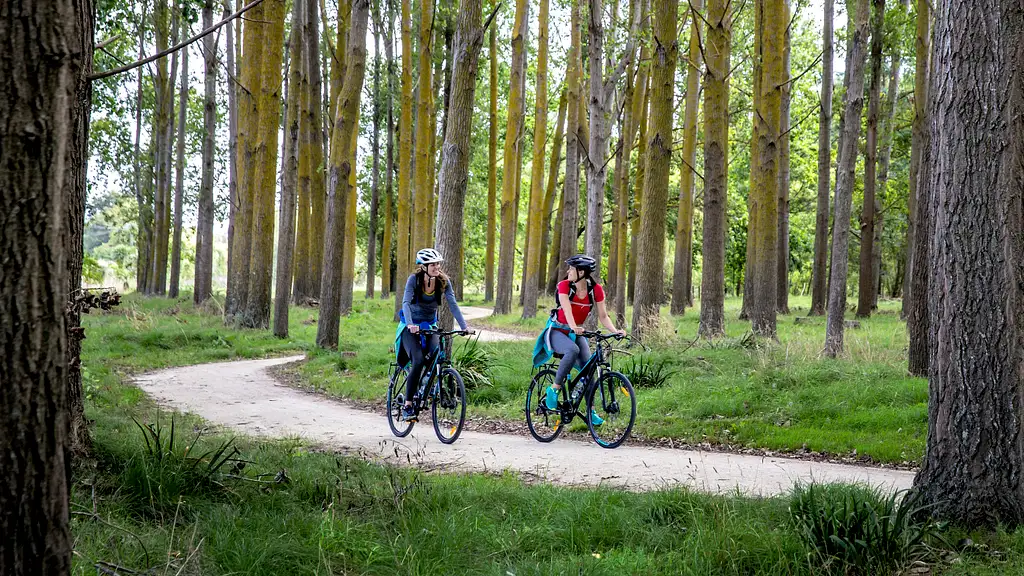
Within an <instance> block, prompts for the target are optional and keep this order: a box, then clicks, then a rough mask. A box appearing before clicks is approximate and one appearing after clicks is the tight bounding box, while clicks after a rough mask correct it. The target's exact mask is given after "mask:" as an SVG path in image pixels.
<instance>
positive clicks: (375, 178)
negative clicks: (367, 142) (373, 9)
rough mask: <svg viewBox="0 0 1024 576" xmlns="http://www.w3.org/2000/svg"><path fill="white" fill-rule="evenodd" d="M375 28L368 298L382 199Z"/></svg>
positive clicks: (376, 34) (375, 29)
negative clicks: (378, 207)
mask: <svg viewBox="0 0 1024 576" xmlns="http://www.w3.org/2000/svg"><path fill="white" fill-rule="evenodd" d="M379 20H380V19H379V18H376V19H375V20H374V22H375V24H374V26H373V122H372V123H373V134H371V136H370V138H371V141H372V142H373V144H372V146H371V147H372V148H373V174H372V175H371V176H370V178H371V185H370V186H371V190H370V222H369V224H368V226H367V234H366V294H365V297H366V298H370V299H372V298H373V288H374V286H373V285H374V275H375V273H376V271H377V217H378V215H377V205H378V203H379V199H380V190H379V184H380V97H381V95H380V33H381V30H379V28H378V26H377V25H376V22H379Z"/></svg>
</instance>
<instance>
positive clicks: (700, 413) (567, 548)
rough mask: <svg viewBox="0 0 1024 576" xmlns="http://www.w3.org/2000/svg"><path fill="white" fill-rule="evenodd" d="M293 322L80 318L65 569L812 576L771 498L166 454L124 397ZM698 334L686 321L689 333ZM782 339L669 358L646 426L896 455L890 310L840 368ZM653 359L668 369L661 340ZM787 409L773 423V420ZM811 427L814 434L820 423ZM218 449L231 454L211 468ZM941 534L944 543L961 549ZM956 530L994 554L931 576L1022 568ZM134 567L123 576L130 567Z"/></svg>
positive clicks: (1001, 547)
mask: <svg viewBox="0 0 1024 576" xmlns="http://www.w3.org/2000/svg"><path fill="white" fill-rule="evenodd" d="M356 304H357V311H356V312H355V313H354V314H353V315H352V316H351V317H350V318H348V319H345V320H344V321H343V322H342V342H341V349H342V350H345V351H351V352H355V353H356V354H355V356H354V357H343V356H341V355H338V354H333V353H322V352H321V353H317V354H314V356H313V358H312V360H310V361H309V362H308V363H307V364H306V365H305V367H304V371H305V372H306V374H307V375H308V377H309V378H310V380H311V381H318V382H323V383H325V384H326V385H328V387H329V388H330V389H331V390H332V391H333V392H334V393H337V394H341V395H350V396H354V397H359V398H375V397H377V396H378V395H380V394H381V393H382V392H383V381H382V375H383V373H384V371H385V370H386V366H387V362H388V359H389V355H390V353H389V350H388V344H387V341H388V340H387V339H391V338H393V336H394V327H393V324H391V323H390V321H389V320H390V318H389V310H390V304H387V303H379V302H374V303H372V304H368V303H365V302H364V301H363V300H361V299H359V298H357V299H356ZM291 320H292V322H291V328H292V337H291V338H290V339H288V340H278V339H276V338H274V337H272V336H271V335H270V334H269V333H268V332H262V331H250V330H244V331H242V330H238V331H236V330H229V329H226V328H224V327H223V326H222V323H221V320H220V318H219V316H218V315H217V309H216V307H212V308H210V309H205V310H198V311H197V310H195V309H193V307H192V305H191V304H190V303H187V302H186V301H185V300H183V301H181V302H171V301H167V300H156V299H154V300H146V299H141V298H138V297H135V296H129V297H127V298H126V299H125V302H124V304H123V305H122V306H121V307H120V308H118V309H116V310H115V311H114V312H113V313H109V314H101V315H92V316H89V317H87V318H86V320H85V326H86V330H87V332H86V334H87V339H86V340H85V342H84V358H83V360H84V366H85V370H86V373H85V379H84V382H85V391H86V394H87V413H88V416H89V417H90V418H91V419H93V420H94V422H95V423H94V426H93V428H92V436H93V441H94V456H95V459H94V460H93V461H91V462H85V463H79V465H78V466H77V467H76V471H75V479H76V482H75V485H74V489H73V497H72V510H73V518H72V534H73V536H74V541H75V558H74V562H75V564H74V573H75V574H82V575H85V574H90V575H91V574H96V573H97V571H96V568H95V567H94V566H95V565H96V564H97V563H99V562H106V563H108V564H101V565H102V566H111V565H116V566H120V567H122V568H127V569H129V570H134V571H139V572H141V571H143V570H146V569H149V568H153V569H154V573H156V574H161V575H170V574H183V575H184V574H217V575H219V574H224V575H226V574H232V575H234V574H267V575H271V574H273V575H277V574H281V575H293V574H294V575H305V574H310V575H313V574H316V575H322V574H424V575H426V574H495V575H508V574H513V575H523V574H574V575H575V574H707V575H712V574H715V575H717V574H821V573H825V572H824V571H823V570H824V569H823V567H822V562H821V560H820V559H819V558H818V557H817V556H815V555H814V554H813V553H811V552H810V550H809V548H807V547H806V546H805V545H804V543H803V542H802V541H801V539H800V537H799V535H798V534H797V532H796V531H795V530H794V529H793V528H792V526H791V524H790V521H789V512H788V500H787V499H786V498H774V499H748V498H741V497H714V496H705V495H699V494H693V493H690V492H687V491H684V490H668V491H662V492H657V493H649V494H629V493H620V492H614V491H610V490H588V489H571V488H557V487H551V486H531V485H528V484H526V483H523V482H521V481H520V480H519V479H518V478H515V477H513V476H510V475H505V476H500V477H495V476H484V475H464V474H462V475H449V474H429V475H426V474H421V473H418V472H416V471H414V470H408V469H394V468H387V467H381V466H378V465H374V464H370V463H365V462H362V461H359V460H355V459H351V458H347V457H340V456H337V455H334V454H329V453H320V452H317V451H312V450H310V449H309V448H308V447H306V446H304V445H303V444H302V443H301V442H300V441H298V440H294V439H283V440H280V441H274V442H267V441H253V440H249V439H245V438H232V437H231V436H229V435H225V434H224V433H220V432H218V431H215V430H205V428H204V425H203V423H202V422H200V421H198V420H196V419H193V418H190V417H183V416H180V415H178V416H176V417H174V436H175V444H174V446H173V447H171V446H170V445H169V436H170V433H171V432H170V425H171V421H172V416H171V415H170V414H166V413H163V414H161V413H160V412H159V411H157V410H156V408H155V407H154V406H153V405H152V404H151V403H150V402H149V401H148V399H147V398H146V397H145V396H144V395H143V394H142V393H141V392H139V391H138V389H136V388H134V387H133V386H131V385H130V384H128V383H126V379H127V378H128V377H129V376H130V375H131V374H133V373H138V372H140V371H144V370H149V369H155V368H160V367H165V366H171V365H184V364H192V363H198V362H206V361H218V360H225V359H231V358H253V357H261V356H267V355H277V354H283V353H288V352H295V351H301V350H307V349H308V348H309V347H310V342H312V340H313V336H314V334H315V329H316V325H315V324H313V323H311V322H310V321H311V320H315V312H313V311H309V310H305V309H298V308H293V309H292V315H291ZM495 322H498V323H500V322H508V323H513V322H515V321H514V320H513V319H511V318H498V319H495ZM692 322H693V319H692V318H689V317H686V318H684V319H683V320H682V321H681V323H680V326H681V330H680V332H681V334H683V336H684V337H685V336H687V335H689V334H691V333H692V330H691V328H692V327H693V326H694V325H693V324H692ZM791 324H792V322H791V321H787V320H786V319H783V320H781V321H780V332H781V334H780V343H779V344H775V345H771V346H769V347H767V348H766V349H760V350H759V349H756V348H755V349H751V348H748V347H747V346H748V345H747V344H743V343H742V339H741V338H739V337H740V336H741V335H742V328H741V325H740V324H738V323H736V324H732V325H731V326H730V335H731V336H733V337H734V339H727V340H724V341H722V342H720V343H718V344H716V345H714V346H704V347H696V346H695V347H693V348H691V349H689V350H687V351H686V352H685V353H684V354H682V356H681V357H680V358H678V359H674V360H672V361H673V362H674V363H675V364H673V365H674V366H676V367H677V368H676V369H678V370H679V374H678V375H677V376H675V377H674V378H672V380H671V382H670V383H669V384H668V385H666V386H665V387H664V388H662V389H656V390H642V391H641V394H640V396H641V412H640V414H641V420H640V423H641V424H642V426H643V427H645V428H644V429H643V430H644V432H645V433H647V434H651V433H652V431H654V430H663V431H665V432H664V433H666V434H669V433H671V434H679V437H681V438H682V437H684V436H685V435H686V434H702V435H703V434H708V436H709V437H712V433H714V434H724V432H723V431H724V430H726V429H728V430H730V433H729V434H728V439H729V441H730V442H737V441H742V442H745V443H748V444H750V445H772V443H773V442H774V443H779V444H780V445H782V444H786V443H789V445H794V444H797V443H798V442H803V441H805V439H804V438H801V436H800V435H799V434H801V433H798V432H795V431H798V430H801V429H802V430H806V432H804V433H803V434H806V435H808V436H810V435H811V434H812V432H813V438H816V439H817V440H815V441H816V442H820V443H821V445H822V446H827V445H828V442H831V441H832V440H831V439H829V438H828V437H829V436H830V435H834V434H838V433H840V432H843V433H845V434H847V436H846V438H848V439H849V440H848V441H849V442H850V443H852V445H853V446H858V445H863V446H866V447H867V446H876V447H883V446H886V444H872V436H873V435H880V436H882V437H884V438H886V439H887V442H890V443H893V444H894V445H898V444H899V443H900V442H903V441H905V439H909V438H913V437H914V436H913V435H912V434H910V433H907V432H905V431H898V428H899V427H898V426H895V425H894V424H893V423H890V422H888V421H887V419H891V418H892V416H891V415H890V416H886V417H876V416H875V412H876V411H878V410H881V409H883V407H888V409H889V410H891V412H890V413H889V414H904V415H910V416H908V418H909V419H908V421H910V422H914V421H915V418H916V416H913V411H914V410H920V414H921V418H923V414H924V412H923V410H924V409H923V402H924V398H923V397H920V398H918V395H921V394H923V388H924V382H923V381H918V380H908V379H905V378H903V376H902V370H901V367H900V366H899V362H898V358H897V356H898V355H899V347H900V346H902V345H903V344H902V336H900V337H899V338H897V337H896V335H895V334H896V330H897V328H900V326H899V322H898V320H896V319H895V317H894V316H893V317H891V318H890V317H888V315H882V316H880V317H879V318H877V319H876V320H872V321H869V322H868V323H865V327H864V328H862V329H861V330H862V331H861V332H856V333H854V338H853V345H852V346H851V349H852V353H851V355H852V357H851V358H849V359H843V360H839V361H834V362H833V361H824V360H819V359H817V358H816V357H815V356H814V352H813V347H812V343H811V342H810V339H811V336H812V335H813V333H814V332H815V331H816V330H819V329H818V328H815V327H813V326H812V327H810V328H805V327H803V326H797V327H794V326H792V325H791ZM795 328H799V329H800V330H806V332H804V333H802V334H801V333H799V332H797V330H795ZM687 330H690V331H689V332H687ZM861 334H866V335H871V334H877V335H878V336H879V341H882V342H883V345H882V346H876V348H874V349H872V348H871V347H869V346H867V344H866V342H867V339H865V340H864V341H863V344H857V339H858V337H860V335H861ZM885 334H889V335H891V342H890V343H889V344H884V337H883V335H885ZM870 340H871V341H872V344H877V342H876V339H875V338H870ZM488 346H489V347H491V349H492V350H493V351H494V352H495V353H496V354H498V355H499V356H500V357H501V358H520V357H525V355H526V354H528V348H529V346H528V345H526V344H519V343H511V344H494V345H488ZM651 354H652V355H654V356H658V357H664V358H672V356H671V352H670V351H668V350H667V349H665V348H662V347H655V350H654V351H653V352H652V353H651ZM869 357H870V358H869ZM524 363H525V362H524ZM706 365H710V366H711V368H706V367H705V366H706ZM528 374H529V368H528V367H526V366H522V365H520V363H519V362H513V361H510V360H502V363H501V365H500V366H497V367H495V369H494V378H495V381H496V382H495V384H494V386H493V387H488V388H484V389H481V390H479V391H478V393H476V396H475V397H474V398H473V399H472V400H473V405H472V409H473V410H475V411H478V412H480V413H490V414H498V415H501V414H506V415H512V414H514V412H515V410H516V406H517V405H518V403H519V402H521V390H522V389H523V387H524V386H525V382H524V381H525V379H526V378H527V377H528ZM890 379H892V380H895V382H891V381H889V380H890ZM851 384H853V386H851ZM720 387H729V388H723V389H721V390H719V389H718V388H720ZM491 388H493V389H491ZM919 388H920V389H921V390H918V389H919ZM857 389H861V390H859V391H858V390H857ZM673 399H674V400H673ZM744 402H746V403H747V405H746V406H744ZM918 404H920V405H921V406H918ZM730 407H731V408H730ZM829 407H831V408H829ZM783 412H785V414H786V417H787V418H789V419H790V423H789V425H788V426H769V425H768V423H770V422H772V418H776V419H777V418H779V417H780V416H779V414H782V413H783ZM853 413H860V414H861V416H860V418H859V419H853V418H852V414H853ZM709 415H717V416H720V417H717V416H716V417H711V416H709ZM675 420H678V422H676V421H675ZM136 421H137V422H139V423H140V424H142V425H143V426H145V425H147V424H148V425H155V424H156V423H157V422H160V423H161V427H160V428H159V445H160V446H162V447H163V448H159V449H157V448H154V447H155V446H156V445H157V442H158V440H157V439H156V436H155V435H154V432H150V433H149V437H150V442H149V443H147V442H146V440H145V439H144V434H143V432H142V431H141V429H140V427H139V426H138V425H137V424H136ZM858 423H859V424H858ZM819 424H820V425H824V426H827V427H828V428H827V430H828V431H820V430H816V429H815V426H818V425H819ZM920 426H923V423H922V424H920ZM774 428H779V429H781V430H778V431H776V430H774ZM153 430H157V429H156V428H155V427H154V429H153ZM200 432H202V434H201V438H199V440H198V441H197V442H196V443H195V445H194V446H190V444H191V442H192V440H193V439H194V438H195V437H196V435H197V434H200ZM709 432H710V433H709ZM769 432H770V433H769ZM783 432H789V434H784V433H783ZM920 433H921V434H923V430H921V431H920ZM813 438H812V439H813ZM858 442H859V443H860V444H857V443H858ZM225 445H226V446H227V448H226V449H224V447H225ZM836 445H837V446H845V445H844V444H841V443H840V444H836ZM186 447H187V448H188V451H187V452H186ZM234 448H237V449H238V452H237V453H235V452H233V451H232V450H233V449H234ZM843 449H846V448H845V447H844V448H843ZM893 449H894V448H886V450H893ZM917 450H918V452H919V451H920V448H917ZM887 453H889V452H884V451H881V449H880V448H879V451H878V452H877V454H879V455H881V454H887ZM217 454H220V455H221V459H223V458H224V457H225V456H227V457H229V458H228V459H227V461H226V462H224V466H222V467H218V468H217V469H215V470H213V471H211V470H210V469H209V468H210V464H209V463H210V461H211V459H215V458H216V456H217ZM878 457H879V458H881V456H878ZM912 457H916V456H912ZM239 462H245V464H244V466H243V467H240V466H241V464H239ZM948 536H949V539H950V540H952V541H954V542H955V541H957V540H958V539H959V538H961V537H962V536H963V535H962V534H959V533H956V532H951V533H949V534H948ZM971 537H972V538H973V539H974V540H975V541H976V542H981V543H985V544H986V545H987V546H990V548H988V549H987V551H986V549H984V548H981V547H974V548H973V549H972V550H974V551H973V552H971V553H965V554H961V555H959V556H957V559H956V560H955V563H953V564H950V563H943V564H939V565H936V566H935V569H936V571H937V572H939V571H941V572H943V573H950V574H1007V573H1022V572H1024V534H1021V533H1015V534H1004V533H995V534H973V535H971ZM992 551H996V552H998V554H993V553H992ZM129 570H121V571H120V573H122V574H133V573H135V572H131V571H129Z"/></svg>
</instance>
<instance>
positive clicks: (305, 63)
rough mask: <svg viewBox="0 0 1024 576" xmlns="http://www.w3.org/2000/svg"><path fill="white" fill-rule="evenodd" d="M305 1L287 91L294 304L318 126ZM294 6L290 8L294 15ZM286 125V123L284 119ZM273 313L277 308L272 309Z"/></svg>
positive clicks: (301, 285)
mask: <svg viewBox="0 0 1024 576" xmlns="http://www.w3.org/2000/svg"><path fill="white" fill-rule="evenodd" d="M297 1H299V2H302V3H303V4H306V6H303V7H302V8H301V9H299V12H300V13H301V15H300V18H301V20H300V24H293V26H292V34H293V35H294V34H296V29H297V27H301V33H300V35H301V39H300V40H299V41H300V43H301V44H300V46H299V47H298V48H297V50H298V51H299V54H300V56H299V59H298V60H293V62H292V64H291V65H292V66H295V67H297V68H298V85H297V86H295V87H294V88H293V87H289V88H288V90H289V92H288V94H289V96H291V90H297V91H298V95H297V96H298V102H297V105H298V117H297V122H296V123H297V127H298V131H299V132H298V142H296V147H297V156H298V157H297V161H298V164H297V166H296V179H295V180H296V181H295V196H296V202H295V212H296V216H295V248H294V254H293V258H292V260H293V266H292V268H291V269H290V270H288V271H287V273H288V276H289V277H290V279H291V301H292V302H294V303H295V304H303V303H305V302H306V300H307V298H309V296H308V292H309V288H308V287H309V267H310V261H309V257H310V252H309V248H310V233H311V230H310V228H311V226H312V224H313V222H312V216H313V215H312V203H311V198H310V194H309V193H310V187H311V185H312V183H313V182H312V181H313V166H312V164H313V158H314V149H313V138H312V137H313V132H314V131H316V130H317V129H318V128H319V126H318V125H315V124H313V122H312V118H311V116H310V112H311V110H310V107H311V106H315V105H316V104H315V103H313V102H311V97H310V90H311V89H312V87H311V86H310V83H309V76H310V65H311V63H312V66H313V67H317V68H318V67H319V66H318V64H317V62H316V61H315V60H313V59H311V57H310V54H309V42H308V40H307V38H306V35H307V34H309V29H310V18H311V16H310V15H309V14H307V13H306V12H307V11H308V10H309V9H310V7H309V5H308V4H309V3H308V2H305V0H297ZM295 10H296V9H295V8H293V14H294V11H295ZM286 125H287V122H286ZM274 304H275V308H276V306H277V302H276V295H275V303H274ZM275 314H276V310H275Z"/></svg>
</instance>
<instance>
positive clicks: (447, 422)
mask: <svg viewBox="0 0 1024 576" xmlns="http://www.w3.org/2000/svg"><path fill="white" fill-rule="evenodd" d="M430 409H431V411H432V412H433V417H434V432H436V433H437V439H438V440H440V441H441V442H444V443H445V444H451V443H453V442H455V441H456V440H458V439H459V434H462V425H463V424H464V423H465V422H466V385H465V384H464V383H463V382H462V375H461V374H459V372H458V370H456V369H454V368H445V369H444V370H443V371H441V375H440V376H438V382H437V394H435V395H434V402H433V404H432V406H431V408H430Z"/></svg>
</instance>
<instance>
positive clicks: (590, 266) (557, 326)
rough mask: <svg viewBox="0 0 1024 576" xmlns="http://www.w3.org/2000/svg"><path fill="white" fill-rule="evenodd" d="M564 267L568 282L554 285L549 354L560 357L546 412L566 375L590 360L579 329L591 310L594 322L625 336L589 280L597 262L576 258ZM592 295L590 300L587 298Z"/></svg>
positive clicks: (554, 405) (599, 289)
mask: <svg viewBox="0 0 1024 576" xmlns="http://www.w3.org/2000/svg"><path fill="white" fill-rule="evenodd" d="M565 263H566V264H567V265H568V268H569V269H568V276H569V277H568V279H566V280H562V281H561V282H559V283H558V289H557V290H556V293H557V294H558V313H557V316H556V318H555V319H554V320H555V322H554V323H553V325H552V327H551V332H550V334H549V337H550V343H551V351H552V352H555V353H558V354H561V355H562V361H561V362H560V363H559V364H558V372H557V374H556V375H555V383H554V385H553V386H551V387H549V388H548V389H547V393H546V398H545V400H546V404H547V407H548V409H550V410H555V409H556V408H557V407H558V391H559V390H561V388H562V383H563V382H565V379H566V377H567V376H568V375H569V371H570V370H572V367H573V366H574V365H575V366H576V367H577V368H582V367H583V365H584V364H586V363H587V360H590V346H589V344H588V343H587V339H586V338H584V337H583V336H582V334H583V328H582V327H581V325H582V324H583V322H584V321H585V320H586V319H587V316H589V315H590V312H591V308H592V307H597V314H598V316H597V317H598V319H599V320H600V321H601V324H603V325H604V327H605V328H607V329H608V330H609V331H611V332H615V333H618V334H625V332H624V331H622V330H619V329H617V328H616V327H615V324H613V323H612V319H611V318H609V317H608V309H607V308H606V307H605V303H604V288H602V287H601V285H600V284H598V283H597V282H596V281H595V280H594V279H593V278H592V275H593V273H594V269H595V268H596V267H597V262H596V261H594V259H593V258H591V257H590V256H585V255H583V254H577V255H576V256H573V257H572V258H569V259H568V260H566V261H565ZM591 295H593V298H591Z"/></svg>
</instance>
